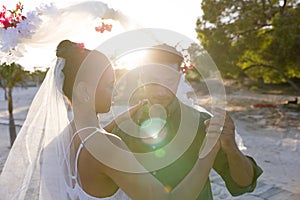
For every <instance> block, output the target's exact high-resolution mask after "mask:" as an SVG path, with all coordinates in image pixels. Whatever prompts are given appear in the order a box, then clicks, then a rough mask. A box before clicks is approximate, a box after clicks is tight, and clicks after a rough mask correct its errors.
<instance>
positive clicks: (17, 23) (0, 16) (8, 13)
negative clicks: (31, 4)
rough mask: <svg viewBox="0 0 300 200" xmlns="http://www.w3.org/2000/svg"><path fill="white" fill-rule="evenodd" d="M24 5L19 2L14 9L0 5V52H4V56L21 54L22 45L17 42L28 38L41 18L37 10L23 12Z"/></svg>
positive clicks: (18, 55)
mask: <svg viewBox="0 0 300 200" xmlns="http://www.w3.org/2000/svg"><path fill="white" fill-rule="evenodd" d="M23 9H24V5H23V4H22V3H21V2H19V3H17V4H16V6H15V8H14V9H11V10H9V9H7V8H6V6H4V5H3V6H2V11H1V12H0V38H1V41H0V52H2V53H6V54H7V55H6V56H11V57H14V56H17V57H20V56H22V53H21V51H20V49H22V48H23V47H21V46H22V45H21V46H19V47H18V44H20V43H21V41H22V40H23V39H30V38H31V37H32V35H33V34H34V33H35V30H36V29H37V28H38V26H39V24H40V22H41V19H40V18H39V16H38V11H32V12H29V13H27V16H25V15H24V14H23Z"/></svg>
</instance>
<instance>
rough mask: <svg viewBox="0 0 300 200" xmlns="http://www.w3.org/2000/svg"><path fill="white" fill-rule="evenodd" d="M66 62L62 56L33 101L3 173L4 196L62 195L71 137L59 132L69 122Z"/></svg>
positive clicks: (0, 182) (1, 187)
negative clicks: (65, 73) (66, 99)
mask: <svg viewBox="0 0 300 200" xmlns="http://www.w3.org/2000/svg"><path fill="white" fill-rule="evenodd" d="M63 66H64V59H62V58H58V59H57V62H56V65H55V67H52V68H50V69H49V71H48V72H47V75H46V77H45V80H44V81H43V83H42V85H41V87H40V89H39V91H38V92H37V94H36V96H35V97H34V99H33V101H32V104H31V106H30V109H29V111H28V114H27V118H26V120H25V122H24V124H23V126H22V128H21V130H20V132H19V133H18V137H17V138H16V141H15V143H14V145H13V147H12V149H11V151H10V153H9V156H8V158H7V161H6V163H5V166H4V168H3V171H2V174H1V177H0V196H1V199H2V198H3V199H5V200H6V199H54V198H53V197H51V195H54V194H55V195H57V198H55V199H62V198H61V197H62V196H61V193H60V191H59V190H64V189H65V188H63V187H61V183H60V181H61V180H62V179H61V178H62V175H63V174H62V170H60V165H61V163H62V161H63V160H60V159H63V158H64V156H62V155H63V154H65V152H67V149H65V148H66V147H67V146H68V145H67V142H68V141H67V139H66V140H64V139H58V136H59V134H60V133H61V132H62V131H63V130H64V129H68V124H69V119H68V105H67V104H66V102H65V99H64V95H63V94H62V92H61V90H62V83H63V81H64V80H63V79H64V77H63V73H62V72H60V71H61V69H62V68H63ZM60 137H62V135H61V136H60ZM49 186H50V188H49ZM58 186H59V187H58ZM51 187H52V188H51Z"/></svg>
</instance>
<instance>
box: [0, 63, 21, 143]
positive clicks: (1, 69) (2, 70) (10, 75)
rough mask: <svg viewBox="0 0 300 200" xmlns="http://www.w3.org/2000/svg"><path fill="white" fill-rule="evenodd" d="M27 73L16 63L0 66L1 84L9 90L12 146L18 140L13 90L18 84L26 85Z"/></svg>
mask: <svg viewBox="0 0 300 200" xmlns="http://www.w3.org/2000/svg"><path fill="white" fill-rule="evenodd" d="M25 74H26V72H25V71H24V70H23V68H22V66H21V65H19V64H16V63H12V64H10V65H7V64H6V63H3V64H2V65H0V76H1V82H2V85H3V87H4V88H7V100H8V101H7V103H8V113H9V134H10V144H11V146H12V145H13V143H14V141H15V139H16V127H15V121H14V117H13V96H12V91H13V88H14V87H15V86H16V85H17V84H24V80H25V79H24V78H25Z"/></svg>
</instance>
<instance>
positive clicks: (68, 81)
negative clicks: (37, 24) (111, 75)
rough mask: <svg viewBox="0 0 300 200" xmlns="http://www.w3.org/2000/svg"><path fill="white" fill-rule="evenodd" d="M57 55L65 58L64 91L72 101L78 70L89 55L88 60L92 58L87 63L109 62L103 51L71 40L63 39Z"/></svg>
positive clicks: (99, 63)
mask: <svg viewBox="0 0 300 200" xmlns="http://www.w3.org/2000/svg"><path fill="white" fill-rule="evenodd" d="M56 56H57V57H61V58H64V59H65V66H64V68H63V70H62V71H63V73H64V76H65V80H64V84H63V92H64V94H65V95H66V96H67V97H68V99H69V100H70V101H72V91H73V86H74V82H75V78H76V75H77V72H78V70H79V68H80V66H81V64H82V63H83V61H85V59H86V58H87V57H88V60H90V61H89V62H86V63H87V64H88V63H89V64H91V63H92V64H97V65H101V64H102V65H103V66H104V65H107V63H109V60H108V59H107V57H106V56H105V55H104V54H102V53H101V52H99V51H96V50H88V49H86V48H84V47H83V46H82V45H80V44H78V43H75V42H72V41H70V40H63V41H61V42H60V43H59V44H58V46H57V48H56ZM99 67H100V66H99ZM103 68H104V67H103ZM94 75H96V74H94Z"/></svg>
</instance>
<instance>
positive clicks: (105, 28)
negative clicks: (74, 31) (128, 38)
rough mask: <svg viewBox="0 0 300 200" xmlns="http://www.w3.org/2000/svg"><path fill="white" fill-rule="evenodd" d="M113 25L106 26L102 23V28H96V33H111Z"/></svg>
mask: <svg viewBox="0 0 300 200" xmlns="http://www.w3.org/2000/svg"><path fill="white" fill-rule="evenodd" d="M111 29H112V25H111V24H106V23H104V22H102V24H101V26H97V27H95V31H96V32H100V33H104V31H108V32H111Z"/></svg>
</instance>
